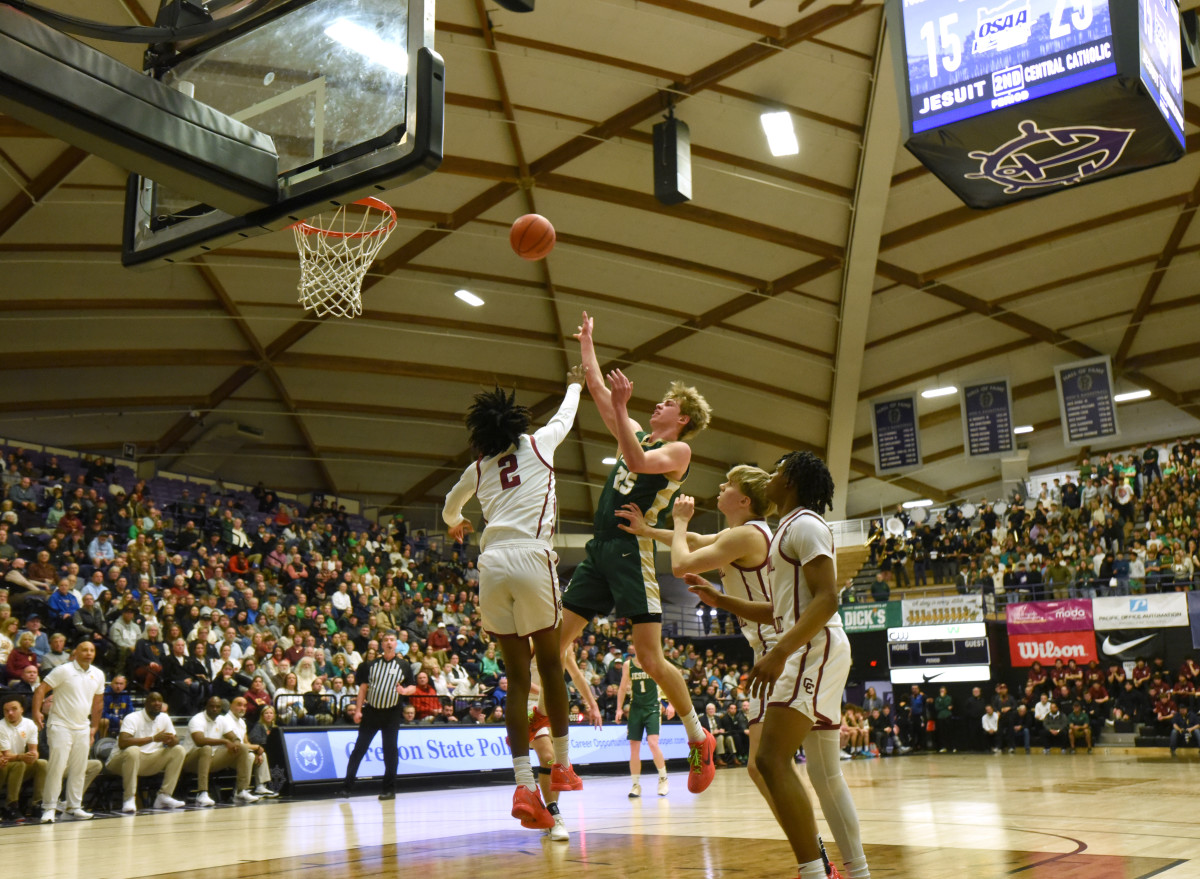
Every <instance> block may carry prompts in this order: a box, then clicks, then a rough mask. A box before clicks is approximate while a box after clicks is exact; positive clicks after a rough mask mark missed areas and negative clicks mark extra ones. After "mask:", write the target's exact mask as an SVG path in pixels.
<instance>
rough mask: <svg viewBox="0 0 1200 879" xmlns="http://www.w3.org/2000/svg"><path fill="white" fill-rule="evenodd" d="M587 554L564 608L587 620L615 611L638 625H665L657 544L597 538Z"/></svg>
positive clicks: (565, 597) (565, 595)
mask: <svg viewBox="0 0 1200 879" xmlns="http://www.w3.org/2000/svg"><path fill="white" fill-rule="evenodd" d="M585 552H586V553H587V555H586V557H585V558H584V560H583V561H582V562H580V563H579V567H577V568H576V569H575V573H574V574H573V575H572V576H571V582H570V583H569V584H568V585H567V588H566V589H564V590H563V594H562V603H563V607H565V608H566V609H567V610H569V611H572V612H573V613H577V614H579V616H581V617H584V618H586V619H591V618H592V617H596V616H604V615H605V614H608V613H610V612H612V611H614V610H615V612H616V615H617V616H618V617H626V618H628V619H629V620H631V621H632V622H634V623H660V622H662V601H661V600H660V598H659V590H658V576H657V575H656V574H655V573H654V541H653V540H650V539H648V538H635V537H632V536H631V537H629V538H628V539H626V538H613V539H600V538H593V539H592V540H589V541H588V543H587V547H586V548H585Z"/></svg>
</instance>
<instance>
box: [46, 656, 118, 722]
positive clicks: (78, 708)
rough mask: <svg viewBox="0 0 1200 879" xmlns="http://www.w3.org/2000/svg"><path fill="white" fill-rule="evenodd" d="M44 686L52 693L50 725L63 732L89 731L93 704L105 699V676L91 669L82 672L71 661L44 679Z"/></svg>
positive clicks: (97, 670) (76, 663) (98, 670)
mask: <svg viewBox="0 0 1200 879" xmlns="http://www.w3.org/2000/svg"><path fill="white" fill-rule="evenodd" d="M44 682H45V683H47V684H49V685H50V687H51V688H52V689H53V690H54V709H53V710H52V711H51V712H50V718H49V723H52V724H54V725H55V726H61V727H63V728H64V729H88V728H89V727H90V726H91V724H92V701H93V700H94V699H95V698H96V697H97V696H103V695H104V672H102V671H100V669H98V668H96V666H94V665H90V666H88V668H87V670H86V671H85V670H84V669H83V668H81V667H80V665H79V663H78V662H75V661H73V660H72V661H71V662H68V663H67V664H66V665H60V666H59V667H58V668H56V669H54V671H52V672H50V674H48V675H46V677H45V681H44Z"/></svg>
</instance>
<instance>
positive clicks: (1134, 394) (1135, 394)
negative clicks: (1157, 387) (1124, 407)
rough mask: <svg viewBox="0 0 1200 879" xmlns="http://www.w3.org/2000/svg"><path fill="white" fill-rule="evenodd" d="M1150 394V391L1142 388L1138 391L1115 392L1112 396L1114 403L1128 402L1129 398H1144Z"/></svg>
mask: <svg viewBox="0 0 1200 879" xmlns="http://www.w3.org/2000/svg"><path fill="white" fill-rule="evenodd" d="M1149 396H1150V392H1149V391H1147V390H1145V389H1142V390H1140V391H1129V392H1127V393H1124V394H1117V395H1116V396H1114V397H1113V402H1114V403H1128V402H1129V401H1130V400H1144V399H1146V398H1147V397H1149Z"/></svg>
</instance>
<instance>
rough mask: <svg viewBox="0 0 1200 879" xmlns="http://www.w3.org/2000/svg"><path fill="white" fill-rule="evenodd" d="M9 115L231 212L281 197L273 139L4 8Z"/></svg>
mask: <svg viewBox="0 0 1200 879" xmlns="http://www.w3.org/2000/svg"><path fill="white" fill-rule="evenodd" d="M0 110H3V111H4V112H6V113H8V114H9V115H11V116H12V117H14V118H15V119H20V120H21V121H22V122H25V123H27V124H29V125H32V126H34V127H36V128H40V129H41V130H42V131H45V132H46V133H47V134H51V135H53V136H55V137H57V138H59V139H60V140H63V141H65V142H66V143H69V144H71V145H73V146H76V147H79V148H80V149H83V150H86V151H87V152H89V153H93V154H94V155H97V156H100V157H101V158H104V159H107V160H108V161H110V162H112V163H113V164H115V165H117V166H119V167H121V168H125V169H127V170H130V171H133V172H135V173H138V174H141V175H143V176H145V177H149V178H151V179H153V180H155V181H157V182H159V183H160V184H162V185H164V186H167V187H169V188H171V189H172V190H174V191H176V192H179V193H182V194H185V195H188V196H190V197H192V198H195V199H196V200H197V201H198V202H200V203H203V204H207V205H211V206H212V207H214V208H217V209H218V210H222V211H225V212H227V213H231V214H245V213H248V212H251V211H254V210H257V209H260V208H263V207H266V206H268V205H273V204H275V202H276V201H277V199H278V173H279V157H278V155H277V153H276V151H275V144H274V142H273V141H272V140H271V138H270V137H269V136H267V135H265V134H263V133H262V132H260V131H257V130H255V129H253V128H251V127H249V126H248V125H244V124H243V123H241V122H238V121H237V120H235V119H232V118H230V117H229V116H226V115H225V114H223V113H220V112H218V111H216V110H214V109H213V108H212V107H209V106H208V105H206V104H203V103H201V102H200V101H197V100H195V99H193V98H190V97H188V96H187V95H184V94H182V93H181V92H177V91H175V90H174V89H171V88H169V87H167V86H165V85H163V84H162V83H160V82H158V81H157V80H155V79H152V78H151V77H149V76H145V75H144V74H142V73H139V72H138V71H135V70H133V69H132V68H130V67H127V66H125V65H124V64H121V63H120V62H119V61H116V60H115V59H113V58H111V57H109V56H108V55H105V54H104V53H103V52H100V51H97V50H96V49H93V48H91V47H90V46H87V45H85V44H84V43H81V42H79V41H78V40H75V39H73V38H71V37H68V36H66V35H65V34H62V33H60V32H59V31H56V30H54V29H53V28H51V27H48V26H47V25H44V24H42V23H41V22H39V21H37V20H36V19H34V18H31V17H30V16H28V15H26V14H25V13H22V12H18V11H17V10H16V9H13V8H12V7H11V6H6V5H3V4H0Z"/></svg>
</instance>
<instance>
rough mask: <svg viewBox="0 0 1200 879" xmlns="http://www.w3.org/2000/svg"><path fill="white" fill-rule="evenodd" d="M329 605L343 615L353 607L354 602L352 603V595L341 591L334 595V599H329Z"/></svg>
mask: <svg viewBox="0 0 1200 879" xmlns="http://www.w3.org/2000/svg"><path fill="white" fill-rule="evenodd" d="M329 603H330V604H332V605H333V609H334V610H336V611H337V612H338V613H339V614H343V613H345V612H346V611H348V610H349V609H350V608H351V606H352V602H351V601H350V593H349V592H342V591H341V590H340V589H339V590H338V591H337V592H335V593H333V597H332V598H330V599H329Z"/></svg>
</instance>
